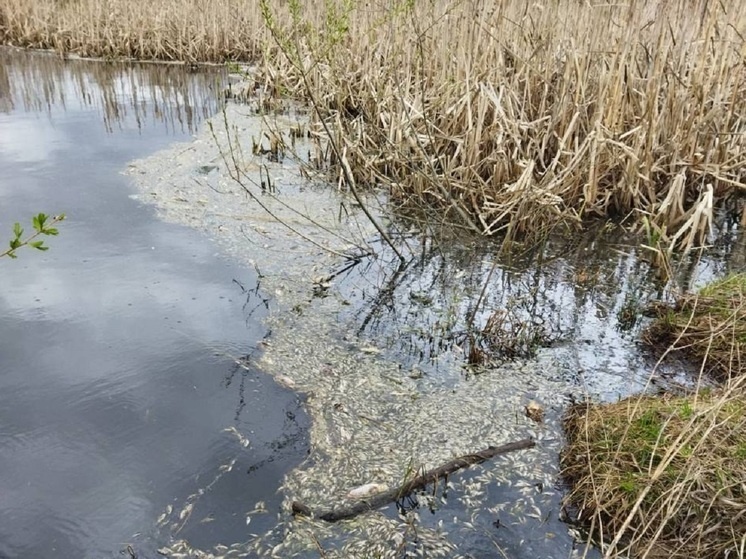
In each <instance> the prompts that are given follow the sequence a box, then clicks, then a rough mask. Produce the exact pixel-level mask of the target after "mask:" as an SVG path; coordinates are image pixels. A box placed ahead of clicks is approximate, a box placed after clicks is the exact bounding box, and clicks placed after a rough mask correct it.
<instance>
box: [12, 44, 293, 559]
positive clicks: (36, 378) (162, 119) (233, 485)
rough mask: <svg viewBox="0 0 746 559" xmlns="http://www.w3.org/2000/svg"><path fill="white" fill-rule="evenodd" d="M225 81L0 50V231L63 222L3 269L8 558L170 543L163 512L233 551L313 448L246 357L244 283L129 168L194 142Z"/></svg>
mask: <svg viewBox="0 0 746 559" xmlns="http://www.w3.org/2000/svg"><path fill="white" fill-rule="evenodd" d="M221 79H222V77H221V75H220V73H218V72H207V71H203V72H200V73H189V72H187V71H186V69H185V68H183V67H181V66H156V65H112V64H106V63H99V62H81V61H67V62H64V61H61V60H59V59H58V58H55V57H53V56H47V55H35V54H33V55H32V54H28V53H22V52H16V51H7V50H0V231H3V232H4V233H3V237H2V239H0V240H2V242H3V243H4V242H6V240H7V238H8V237H9V236H10V231H11V228H12V223H13V222H14V221H22V222H23V224H25V223H26V222H29V219H30V216H31V215H33V214H34V213H37V212H40V211H43V212H46V213H50V214H55V213H62V212H64V213H65V214H67V216H68V219H67V220H66V221H65V222H64V223H62V224H61V226H60V230H61V234H60V236H59V237H56V238H51V239H50V240H49V242H48V244H49V245H50V246H51V250H50V251H49V252H45V253H41V252H36V251H33V252H32V251H31V250H22V251H19V258H18V259H17V260H15V261H11V260H9V259H2V260H0V274H1V276H0V277H2V291H1V292H0V472H2V476H0V557H13V558H20V557H30V558H38V557H76V558H87V557H91V558H93V557H96V558H99V557H115V556H116V557H121V555H120V553H119V552H120V551H122V550H125V551H126V549H127V546H128V545H129V546H131V549H132V550H133V551H134V552H136V553H137V554H138V555H139V556H140V557H151V556H155V555H156V552H155V550H156V549H157V547H158V546H159V545H161V544H162V543H164V542H166V541H167V540H168V539H169V538H170V537H171V536H172V535H173V534H170V533H164V532H159V530H158V529H156V527H155V523H156V519H157V518H158V516H159V515H160V514H161V513H163V512H164V511H165V510H167V507H168V505H172V506H173V507H174V509H175V510H174V512H173V513H172V516H173V515H177V514H178V513H179V512H180V510H182V508H181V507H183V505H184V504H185V503H189V504H192V505H193V506H192V507H191V509H190V511H191V512H190V513H189V514H185V515H184V520H185V521H184V522H182V523H180V524H181V525H182V526H183V527H182V528H181V530H180V532H179V534H178V537H179V538H182V537H185V538H188V539H190V540H191V541H193V542H194V543H195V545H201V546H206V547H209V546H211V545H214V544H215V543H218V542H232V541H241V540H244V539H246V538H248V537H249V536H248V534H249V529H248V528H247V525H246V524H247V523H246V513H247V512H248V511H250V510H252V509H253V508H254V505H255V503H256V502H257V501H266V503H267V507H268V510H269V514H266V515H258V516H256V517H255V518H252V524H251V528H252V530H261V529H262V528H263V527H264V528H266V526H268V525H270V524H271V523H272V522H273V519H274V514H273V513H274V512H275V511H276V509H277V507H278V506H279V496H278V495H277V494H276V489H277V487H278V486H279V484H280V482H281V479H282V476H283V474H284V473H285V472H286V471H287V470H288V468H290V467H292V466H293V465H295V464H296V463H298V462H299V461H300V460H301V459H302V457H303V456H304V455H305V453H306V446H305V442H304V441H305V439H304V433H305V430H306V426H307V424H306V419H305V416H304V415H303V412H302V409H301V406H300V402H299V401H298V398H297V397H296V395H294V394H292V393H290V392H288V391H285V390H284V389H282V388H280V387H278V386H277V385H276V384H275V383H274V382H273V381H272V380H271V379H270V378H269V377H267V376H265V375H263V374H261V373H260V372H258V371H257V370H255V369H254V368H253V366H252V359H253V357H254V356H255V355H256V351H257V346H258V345H259V343H258V342H259V340H260V339H261V338H262V336H264V335H265V333H266V332H265V330H264V328H263V326H262V325H261V319H262V317H263V316H264V314H265V313H266V308H267V305H268V303H267V301H266V300H264V299H263V298H262V293H261V290H259V289H256V287H257V278H256V276H255V274H254V272H253V271H250V270H249V269H247V268H242V267H239V266H237V265H235V264H232V263H229V262H228V261H226V260H225V259H223V258H222V257H221V256H220V255H219V254H217V249H216V247H215V245H214V244H212V243H211V242H210V241H208V240H206V239H205V238H204V237H203V236H201V235H200V234H199V233H197V232H195V231H193V230H190V229H187V228H184V227H179V226H176V225H172V224H166V223H163V222H161V221H159V220H158V219H157V217H156V216H155V213H154V210H153V209H152V208H149V207H145V206H143V205H142V204H140V203H139V202H138V201H136V200H135V199H134V197H133V193H134V191H133V189H132V187H131V185H130V184H129V180H128V179H127V178H126V177H125V176H123V175H122V173H121V172H122V170H123V169H124V168H125V167H126V165H127V163H128V162H129V161H130V160H132V159H134V158H136V157H142V156H144V155H147V154H148V153H151V152H153V151H156V150H158V149H162V148H164V147H165V146H167V145H168V144H170V143H173V142H177V141H186V140H189V138H190V137H191V135H192V134H194V133H195V132H196V130H197V128H198V127H199V125H200V123H201V122H202V121H203V120H204V119H205V118H207V117H209V116H210V115H212V114H214V113H215V112H216V111H217V110H218V109H219V103H218V101H217V95H216V91H218V90H219V83H220V80H221ZM27 229H30V222H29V226H28V227H27ZM230 428H235V431H234V432H228V431H225V429H230ZM236 432H237V433H240V434H241V435H243V436H245V437H247V438H248V440H249V446H248V448H246V447H244V445H243V444H241V442H240V440H239V438H238V437H237V436H236V435H235V433H236ZM231 464H232V467H231V468H230V469H229V468H228V467H229V466H231ZM221 466H223V468H222V470H221ZM228 470H229V471H228ZM200 492H201V493H202V494H200ZM187 512H189V511H187Z"/></svg>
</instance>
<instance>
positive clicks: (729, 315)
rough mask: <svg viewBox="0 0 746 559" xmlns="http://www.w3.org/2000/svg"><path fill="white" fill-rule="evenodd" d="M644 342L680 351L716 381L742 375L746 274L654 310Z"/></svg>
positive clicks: (744, 369) (745, 360) (744, 366)
mask: <svg viewBox="0 0 746 559" xmlns="http://www.w3.org/2000/svg"><path fill="white" fill-rule="evenodd" d="M656 310H657V314H658V317H657V318H656V320H655V321H654V322H653V324H652V325H651V326H650V327H649V328H648V329H647V331H646V333H645V336H644V339H645V340H646V342H647V343H648V344H650V345H653V346H656V347H667V348H670V350H680V351H684V352H686V353H688V354H689V355H690V356H692V357H694V358H695V359H697V360H698V361H699V362H700V363H701V364H702V367H703V368H704V369H705V370H708V371H710V372H712V373H713V374H714V375H715V376H716V377H718V378H720V379H727V378H728V377H730V376H733V375H736V376H738V375H743V374H744V372H746V354H744V352H746V273H744V272H741V273H736V274H731V275H728V276H726V277H724V278H722V279H719V280H717V281H714V282H712V283H710V284H708V285H706V286H705V287H703V288H702V289H700V290H699V291H698V292H697V293H694V294H686V295H683V296H681V297H679V299H678V300H677V301H676V303H675V305H674V306H673V307H658V308H657V309H656Z"/></svg>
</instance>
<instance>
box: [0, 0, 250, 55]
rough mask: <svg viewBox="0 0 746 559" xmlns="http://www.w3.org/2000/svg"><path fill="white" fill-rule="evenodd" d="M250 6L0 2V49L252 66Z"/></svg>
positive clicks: (235, 2)
mask: <svg viewBox="0 0 746 559" xmlns="http://www.w3.org/2000/svg"><path fill="white" fill-rule="evenodd" d="M262 27H263V25H262V18H261V12H260V11H259V9H258V4H257V2H256V1H254V0H183V1H182V0H156V1H148V0H131V1H130V0H106V1H103V0H3V2H2V3H0V43H4V44H10V45H15V46H18V47H25V48H35V49H54V50H56V51H59V52H60V53H65V54H67V53H71V54H76V55H79V56H84V57H102V58H122V57H124V58H134V59H139V60H165V61H185V62H224V61H226V60H256V59H257V58H258V57H259V56H260V53H261V44H262V40H263V37H264V35H263V34H262Z"/></svg>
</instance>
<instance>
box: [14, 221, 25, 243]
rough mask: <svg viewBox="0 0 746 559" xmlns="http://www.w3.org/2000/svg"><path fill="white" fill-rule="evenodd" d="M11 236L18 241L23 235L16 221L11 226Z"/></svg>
mask: <svg viewBox="0 0 746 559" xmlns="http://www.w3.org/2000/svg"><path fill="white" fill-rule="evenodd" d="M13 234H14V235H15V236H16V239H20V238H21V235H23V228H22V227H21V224H20V223H18V222H17V221H16V224H15V225H14V226H13Z"/></svg>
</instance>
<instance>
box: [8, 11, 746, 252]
mask: <svg viewBox="0 0 746 559" xmlns="http://www.w3.org/2000/svg"><path fill="white" fill-rule="evenodd" d="M745 35H746V6H745V5H744V4H743V3H742V2H740V1H739V0H724V1H723V2H706V1H704V0H698V1H695V2H691V1H689V0H675V1H673V2H662V1H656V2H646V3H642V2H630V3H624V4H609V3H603V4H598V5H594V3H591V2H578V1H576V0H556V1H553V2H550V3H542V4H540V3H534V4H530V3H526V2H520V1H518V0H508V1H506V2H499V3H495V4H486V3H484V2H481V1H478V0H465V1H461V2H452V1H449V2H446V1H434V2H427V3H425V2H411V1H408V2H405V1H402V2H391V1H388V2H368V3H364V4H359V3H354V2H350V1H348V0H331V1H328V2H324V3H301V2H298V1H290V2H288V3H284V2H274V1H272V0H241V1H239V2H237V3H235V2H231V3H228V2H220V1H209V2H208V1H206V0H191V1H189V2H179V3H173V2H144V1H142V0H140V1H127V2H125V1H124V0H114V1H112V2H108V3H106V4H103V3H101V2H99V1H98V0H77V1H69V2H64V3H60V2H53V1H51V0H43V1H38V2H29V1H26V0H10V1H9V2H4V3H3V6H2V7H0V41H2V42H4V43H9V44H15V45H21V46H31V47H43V48H55V49H57V50H60V51H62V52H74V53H79V54H83V55H97V56H105V57H116V56H127V57H137V58H146V59H165V60H188V61H194V60H197V61H225V60H243V61H250V62H255V63H256V64H257V69H258V81H257V85H258V84H262V85H264V86H265V91H268V92H270V93H271V94H276V95H293V96H297V97H299V98H303V99H305V100H307V101H309V102H310V103H311V104H312V106H313V108H314V113H315V117H316V120H317V123H316V124H317V128H316V132H317V134H318V135H319V137H323V138H325V139H326V140H328V141H330V142H331V144H329V145H330V146H331V147H330V148H329V147H327V148H323V147H321V148H320V149H322V150H325V151H324V155H325V156H326V161H327V162H328V163H330V164H331V165H332V169H333V170H334V172H335V173H337V175H336V176H337V177H339V180H340V183H341V184H345V185H346V186H347V187H349V188H353V189H354V187H355V185H356V184H363V185H368V186H380V187H385V188H386V189H387V190H388V191H389V192H390V194H391V196H392V199H393V200H394V201H395V202H396V203H398V204H401V205H402V206H407V207H412V206H414V207H417V208H422V207H428V208H434V209H437V210H438V211H439V213H440V219H444V220H446V221H450V222H453V223H458V224H460V225H463V226H465V227H467V228H468V229H470V230H472V231H474V232H475V233H479V234H487V235H492V234H500V235H501V236H503V237H504V238H506V239H508V240H520V239H525V238H527V237H528V238H533V237H536V236H544V235H546V234H547V233H549V232H551V231H559V232H566V231H568V230H578V229H580V228H582V227H583V226H584V225H585V224H587V223H588V222H589V221H590V220H593V219H595V218H599V217H600V218H615V219H618V220H623V221H625V222H626V223H628V224H630V225H632V226H633V227H637V228H639V229H640V230H643V229H644V231H645V232H646V235H647V237H648V239H647V246H648V247H649V248H650V250H652V251H654V252H655V253H656V254H657V255H659V256H660V255H664V254H665V253H667V252H669V253H670V251H672V250H673V248H674V247H683V248H691V247H693V246H696V245H698V244H702V243H703V242H705V241H706V239H707V236H708V234H709V233H710V232H711V231H712V228H713V227H714V226H715V217H716V210H717V209H718V208H721V207H722V208H727V209H728V210H729V211H730V212H731V215H732V217H733V218H734V219H744V217H743V216H744V214H743V213H742V212H743V211H744V210H743V206H742V205H739V204H740V202H737V201H735V198H736V196H737V195H738V194H741V193H743V191H744V189H746V177H745V176H744V169H745V168H746V165H744V163H746V143H745V142H746V140H745V139H744V138H745V136H744V133H745V132H746V122H744V119H743V114H744V112H745V111H744V99H746V79H744V78H746V65H744V55H745V54H746V43H745V42H744V36H745ZM320 146H323V144H320Z"/></svg>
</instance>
